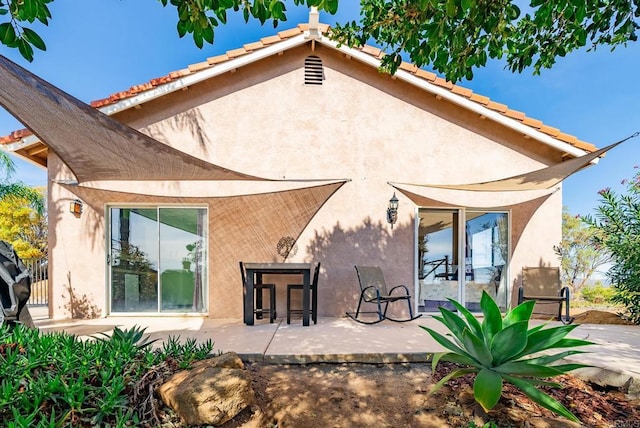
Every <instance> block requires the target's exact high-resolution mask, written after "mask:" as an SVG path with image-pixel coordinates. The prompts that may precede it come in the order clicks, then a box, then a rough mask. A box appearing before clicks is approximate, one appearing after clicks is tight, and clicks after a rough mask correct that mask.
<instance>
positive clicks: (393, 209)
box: [387, 192, 398, 229]
mask: <svg viewBox="0 0 640 428" xmlns="http://www.w3.org/2000/svg"><path fill="white" fill-rule="evenodd" d="M396 221H398V198H396V192H393V196H392V197H391V199H389V208H387V223H389V224H391V229H393V225H394V224H396Z"/></svg>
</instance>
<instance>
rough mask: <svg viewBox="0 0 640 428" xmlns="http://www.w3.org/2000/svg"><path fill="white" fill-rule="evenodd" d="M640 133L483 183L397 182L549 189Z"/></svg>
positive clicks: (500, 189) (460, 187)
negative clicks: (553, 162)
mask: <svg viewBox="0 0 640 428" xmlns="http://www.w3.org/2000/svg"><path fill="white" fill-rule="evenodd" d="M637 135H638V133H635V134H633V135H632V136H630V137H627V138H625V139H624V140H620V141H618V142H616V143H613V144H611V145H609V146H607V147H605V148H602V149H600V150H596V151H595V152H592V153H588V154H586V155H583V156H580V157H577V158H573V159H570V160H568V161H565V162H561V163H558V164H555V165H552V166H549V167H546V168H542V169H539V170H536V171H531V172H527V173H525V174H520V175H516V176H514V177H508V178H502V179H500V180H493V181H485V182H483V183H470V184H413V183H396V184H411V185H412V186H421V187H434V188H438V189H453V190H470V191H482V192H515V191H523V190H543V189H549V188H551V187H553V186H555V185H557V184H558V183H560V182H561V181H562V180H564V179H565V178H567V177H569V176H570V175H571V174H573V173H575V172H577V171H579V170H580V169H582V168H584V167H585V166H587V165H588V164H589V163H590V162H591V161H593V160H594V159H595V158H597V157H599V156H602V155H603V154H604V153H605V152H607V151H608V150H611V149H612V148H614V147H615V146H617V145H618V144H620V143H622V142H624V141H626V140H628V139H629V138H633V137H635V136H637Z"/></svg>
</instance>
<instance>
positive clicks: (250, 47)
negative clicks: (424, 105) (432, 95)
mask: <svg viewBox="0 0 640 428" xmlns="http://www.w3.org/2000/svg"><path fill="white" fill-rule="evenodd" d="M308 29H309V25H308V24H300V25H298V26H296V27H294V28H291V29H288V30H284V31H280V32H278V33H277V34H275V35H273V36H268V37H263V38H262V39H260V41H257V42H253V43H248V44H246V45H244V46H243V47H242V48H239V49H234V50H230V51H228V52H226V53H225V54H222V55H217V56H214V57H210V58H207V60H206V61H205V62H200V63H197V64H191V65H189V66H188V68H185V69H182V70H177V71H172V72H170V73H169V74H167V75H166V76H162V77H158V78H156V79H151V80H150V81H149V82H146V83H143V84H140V85H134V86H132V87H131V88H130V89H129V90H128V91H122V92H117V93H114V94H112V95H111V96H109V97H107V98H102V99H99V100H95V101H92V102H91V106H92V107H94V108H100V107H104V106H108V105H110V104H114V103H117V102H118V101H120V100H123V99H126V98H130V97H133V96H135V95H136V94H139V93H141V92H144V91H147V90H151V89H153V88H154V87H156V86H160V85H163V84H165V83H169V82H171V81H175V80H177V79H180V78H182V77H184V76H187V75H189V74H192V73H196V72H198V71H200V70H204V69H207V68H210V67H214V66H216V65H217V64H220V63H224V62H227V61H230V60H232V59H234V58H237V57H239V56H242V55H246V54H248V53H249V52H252V51H257V50H260V49H262V48H264V47H266V46H269V45H273V44H275V43H279V42H281V41H283V40H286V39H288V38H291V37H295V36H298V35H300V34H302V33H303V32H304V31H307V30H308ZM318 29H319V30H320V32H321V33H327V32H328V31H329V30H330V27H329V25H327V24H319V26H318ZM359 50H360V51H361V52H363V53H365V54H367V55H370V56H373V57H375V58H377V59H381V58H383V57H384V55H385V53H384V52H383V51H382V50H381V49H379V48H376V47H373V46H369V45H364V46H362V47H361V48H359ZM400 70H402V71H403V72H407V73H410V74H412V75H414V76H416V77H417V78H419V79H423V80H425V81H427V82H430V83H432V84H435V85H437V86H439V87H442V88H446V89H448V90H450V91H451V92H452V93H453V94H455V95H456V96H460V97H464V98H467V99H469V100H470V101H472V102H474V103H477V104H480V105H482V106H485V107H487V108H489V109H491V110H494V111H497V112H499V113H500V114H503V115H504V116H506V117H508V118H510V119H513V120H515V121H518V122H520V123H522V124H524V125H527V126H529V127H532V128H534V129H537V130H539V131H541V132H544V133H545V134H548V135H551V136H553V137H554V138H557V139H558V140H561V141H564V142H566V143H569V144H571V145H573V146H575V147H577V148H579V149H582V150H586V151H595V150H596V147H595V146H594V145H593V144H590V143H586V142H584V141H580V140H578V139H577V138H576V137H574V136H573V135H568V134H565V133H563V132H561V131H560V130H558V129H557V128H553V127H551V126H547V125H545V124H544V123H542V122H541V121H539V120H536V119H532V118H529V117H527V116H526V115H525V114H524V113H522V112H520V111H517V110H511V109H509V107H508V106H506V105H505V104H501V103H497V102H494V101H492V100H491V99H489V98H488V97H485V96H483V95H478V94H476V93H474V92H473V91H472V90H470V89H468V88H464V87H462V86H458V85H454V84H453V83H451V82H449V81H447V80H445V79H443V78H441V77H438V76H437V75H436V74H434V73H432V72H430V71H426V70H422V69H420V68H418V67H416V66H415V65H413V64H411V63H408V62H402V63H401V65H400ZM30 135H32V133H31V131H29V130H27V129H21V130H17V131H14V132H12V133H11V134H10V135H7V136H4V137H0V144H9V143H12V142H16V141H19V140H21V139H23V138H25V137H27V136H30Z"/></svg>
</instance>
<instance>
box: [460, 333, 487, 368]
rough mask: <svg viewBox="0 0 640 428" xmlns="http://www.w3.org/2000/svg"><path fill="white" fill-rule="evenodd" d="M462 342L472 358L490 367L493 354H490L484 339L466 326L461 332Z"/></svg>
mask: <svg viewBox="0 0 640 428" xmlns="http://www.w3.org/2000/svg"><path fill="white" fill-rule="evenodd" d="M462 344H463V345H464V349H465V350H466V351H467V353H468V354H469V355H470V356H471V357H472V358H473V359H474V360H476V361H478V362H479V363H480V364H481V365H483V366H484V367H491V363H492V362H493V355H491V351H490V350H489V347H488V346H487V344H486V343H485V342H484V340H482V339H481V338H479V337H478V336H476V335H475V334H473V333H471V331H470V330H469V329H468V328H467V329H465V330H464V332H463V334H462Z"/></svg>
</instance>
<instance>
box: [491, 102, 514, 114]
mask: <svg viewBox="0 0 640 428" xmlns="http://www.w3.org/2000/svg"><path fill="white" fill-rule="evenodd" d="M487 108H489V109H491V110H495V111H499V112H500V113H505V112H506V111H507V110H509V107H507V105H506V104H502V103H497V102H495V101H491V100H489V103H488V104H487Z"/></svg>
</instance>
